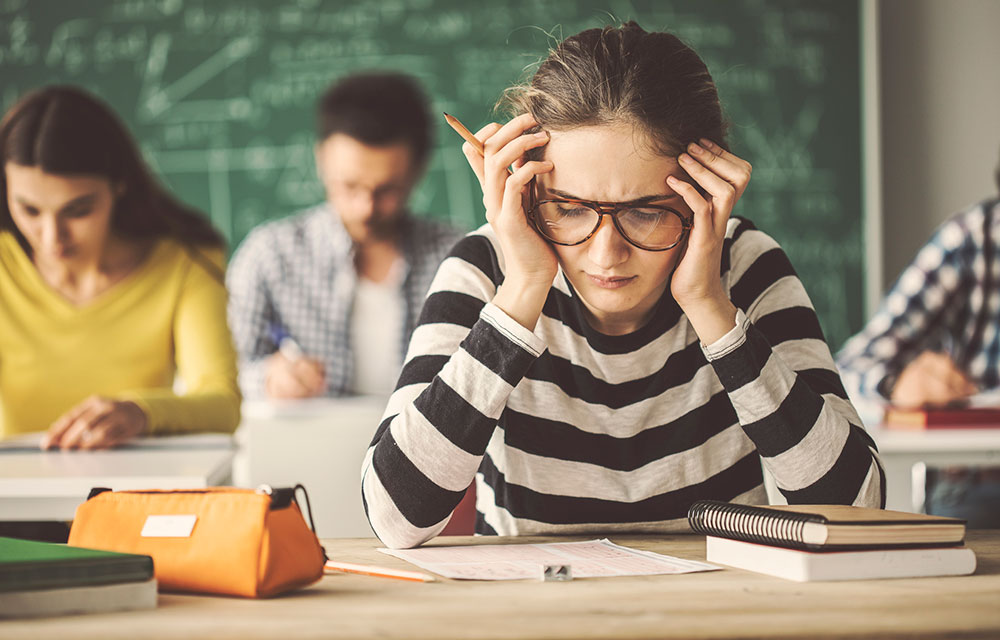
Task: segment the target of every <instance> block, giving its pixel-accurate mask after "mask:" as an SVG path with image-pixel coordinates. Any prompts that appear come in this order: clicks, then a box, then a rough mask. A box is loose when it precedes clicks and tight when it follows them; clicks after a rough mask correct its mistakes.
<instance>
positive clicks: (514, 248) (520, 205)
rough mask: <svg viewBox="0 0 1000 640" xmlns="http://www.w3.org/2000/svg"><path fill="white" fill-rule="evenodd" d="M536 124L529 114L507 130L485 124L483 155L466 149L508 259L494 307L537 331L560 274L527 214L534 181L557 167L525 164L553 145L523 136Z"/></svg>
mask: <svg viewBox="0 0 1000 640" xmlns="http://www.w3.org/2000/svg"><path fill="white" fill-rule="evenodd" d="M537 125H538V123H537V122H536V121H535V119H534V118H533V117H532V116H531V114H522V115H520V116H518V117H516V118H514V119H513V120H511V121H510V122H508V123H507V124H505V125H500V124H497V123H495V122H494V123H490V124H488V125H486V126H485V127H483V128H482V129H480V130H479V131H478V132H477V133H476V138H478V139H479V140H480V141H482V142H483V145H484V147H485V156H481V155H479V152H478V151H477V150H476V149H474V148H473V146H472V145H471V144H469V143H468V142H466V143H465V144H463V145H462V152H463V153H464V154H465V157H466V159H467V160H468V161H469V165H470V166H472V170H473V171H474V172H475V174H476V177H477V178H478V179H479V184H480V186H481V187H482V189H483V205H485V207H486V220H487V221H488V222H489V223H490V226H491V227H493V230H494V231H495V232H496V234H497V239H498V240H499V242H500V249H501V251H502V252H503V257H504V263H505V267H504V269H505V272H504V282H503V285H501V287H500V290H499V291H498V292H497V295H496V297H495V298H494V299H493V303H494V304H495V305H496V306H498V307H500V308H501V309H503V311H504V312H506V313H507V314H508V315H509V316H511V317H512V318H514V320H516V321H517V322H519V323H520V324H522V325H523V326H525V327H527V328H528V329H534V327H535V323H537V322H538V317H539V315H541V312H542V306H543V305H544V304H545V298H546V296H547V295H548V290H549V288H550V287H551V286H552V280H553V279H554V278H555V276H556V273H557V271H558V269H559V263H558V261H557V260H556V254H555V251H553V249H552V247H551V246H550V245H549V243H548V242H546V241H545V240H544V239H543V238H542V237H541V236H540V235H538V233H536V232H535V230H534V229H533V228H532V227H531V225H530V224H529V223H528V218H527V215H526V212H525V210H524V203H525V202H526V200H527V194H528V189H529V188H530V186H529V185H530V182H531V180H532V179H533V178H534V177H535V176H537V175H539V174H542V173H548V172H549V171H551V170H552V167H553V165H552V163H551V162H549V161H548V160H541V161H525V160H524V155H525V153H527V152H528V151H529V150H530V149H534V148H536V147H540V146H542V145H544V144H546V143H547V142H548V141H549V135H548V133H546V132H544V131H541V132H538V133H535V134H532V135H523V134H524V132H525V131H526V130H528V129H530V128H532V127H535V126H537ZM509 166H513V167H514V172H513V173H508V172H507V167H509Z"/></svg>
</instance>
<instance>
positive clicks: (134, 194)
mask: <svg viewBox="0 0 1000 640" xmlns="http://www.w3.org/2000/svg"><path fill="white" fill-rule="evenodd" d="M0 161H2V163H4V164H6V163H8V162H11V163H13V164H17V165H21V166H24V167H38V168H39V169H41V170H42V171H44V172H45V173H51V174H55V175H94V176H101V177H103V178H106V179H107V180H109V181H110V182H111V183H112V184H114V185H118V186H120V187H122V195H121V197H119V198H118V199H117V201H116V202H115V207H114V209H113V211H112V215H111V225H112V228H113V229H114V230H115V231H116V232H118V233H120V234H121V235H122V236H123V237H126V238H136V239H137V238H156V237H162V236H171V237H174V238H176V239H177V240H180V241H181V242H184V243H185V244H188V245H192V246H212V247H222V246H223V245H224V244H225V240H224V239H223V238H222V236H221V235H220V234H219V232H218V231H216V230H215V228H214V227H212V225H211V223H210V222H209V221H208V220H207V219H206V218H205V216H203V215H202V214H201V213H199V212H197V211H195V210H194V209H192V208H191V207H188V206H187V205H185V204H183V203H181V202H180V201H179V200H177V199H176V198H174V197H173V196H172V195H171V194H170V193H169V192H168V191H167V190H166V189H164V188H163V186H161V185H160V183H159V182H158V181H157V179H156V178H155V177H154V176H153V173H152V171H150V169H149V166H148V165H147V164H146V162H145V160H143V157H142V154H141V153H140V151H139V147H138V146H137V145H136V143H135V141H134V140H133V139H132V136H131V135H130V134H129V132H128V129H126V128H125V125H124V124H122V122H121V121H120V120H119V119H118V117H117V115H116V114H115V113H114V111H113V110H112V109H111V108H110V107H109V106H107V105H106V104H104V103H103V102H102V101H100V100H99V99H98V98H96V97H95V96H93V95H91V94H89V93H87V92H86V91H84V90H83V89H80V88H77V87H72V86H48V87H44V88H42V89H38V90H36V91H33V92H31V93H28V94H27V95H25V96H24V97H22V98H21V99H20V100H18V101H17V102H16V103H15V104H14V106H12V107H11V108H10V109H9V110H8V111H7V113H6V114H5V115H4V117H3V120H0ZM0 169H2V168H0ZM0 229H8V230H10V231H11V232H12V233H14V234H15V236H16V237H17V239H18V241H19V242H20V243H21V246H22V247H25V249H26V250H27V243H26V242H25V241H24V238H23V237H21V234H20V232H18V230H17V228H16V227H15V226H14V222H13V220H12V219H11V215H10V210H9V209H8V207H7V182H6V177H5V175H4V173H3V171H2V170H0Z"/></svg>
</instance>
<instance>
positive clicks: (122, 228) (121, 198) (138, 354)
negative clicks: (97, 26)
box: [0, 87, 240, 449]
mask: <svg viewBox="0 0 1000 640" xmlns="http://www.w3.org/2000/svg"><path fill="white" fill-rule="evenodd" d="M0 156H2V158H3V177H2V179H0V191H2V194H0V195H2V199H0V200H2V202H0V437H9V436H11V435H14V434H19V433H25V432H31V431H47V433H46V434H45V435H44V436H43V438H42V446H43V447H46V448H56V447H60V448H67V449H73V448H82V449H93V448H104V447H111V446H115V445H117V444H120V443H122V442H125V441H127V440H129V439H131V438H134V437H136V436H139V435H143V434H160V433H172V432H181V431H225V432H231V431H233V430H234V429H235V428H236V425H237V423H238V422H239V406H240V394H239V389H238V386H237V382H236V356H235V352H234V349H233V345H232V338H231V336H230V334H229V329H228V327H227V325H226V292H225V287H224V284H223V245H224V241H223V239H222V237H221V236H220V235H219V234H218V232H217V231H215V229H213V228H212V226H211V225H210V224H209V223H208V222H207V221H206V220H205V219H204V218H203V217H202V216H201V215H199V214H197V213H195V212H193V211H192V210H190V209H188V208H187V207H185V206H183V205H181V204H180V203H179V202H178V201H177V200H175V199H174V198H173V197H171V196H170V195H169V194H168V193H167V192H166V191H165V190H164V189H163V187H161V186H160V185H159V184H158V183H157V181H156V180H155V179H154V178H153V176H152V174H151V172H150V170H149V168H148V167H147V166H146V164H145V162H144V161H143V159H142V156H141V155H140V153H139V150H138V148H137V147H136V145H135V143H134V142H133V141H132V139H131V137H130V135H129V134H128V132H127V130H126V129H125V127H124V126H123V125H122V124H121V123H120V122H119V120H118V119H117V117H116V116H115V115H114V114H113V113H112V112H111V111H110V110H109V108H108V107H106V106H105V105H104V104H102V103H101V102H99V101H98V100H97V99H95V98H94V97H92V96H90V95H88V94H87V93H85V92H83V91H81V90H79V89H75V88H72V87H48V88H44V89H41V90H39V91H36V92H34V93H31V94H29V95H27V96H25V97H24V98H22V99H21V100H20V101H19V102H18V103H17V104H15V105H14V106H13V107H12V108H11V109H10V110H9V111H8V112H7V114H6V115H5V116H4V118H3V120H2V121H0ZM175 375H176V376H177V377H179V379H180V381H181V384H182V386H183V391H182V392H181V393H175V391H174V379H175Z"/></svg>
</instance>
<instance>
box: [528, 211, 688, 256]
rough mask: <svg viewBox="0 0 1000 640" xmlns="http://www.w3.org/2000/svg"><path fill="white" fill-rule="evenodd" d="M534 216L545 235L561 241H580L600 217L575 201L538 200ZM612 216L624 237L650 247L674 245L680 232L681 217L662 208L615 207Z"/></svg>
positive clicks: (597, 222) (566, 242)
mask: <svg viewBox="0 0 1000 640" xmlns="http://www.w3.org/2000/svg"><path fill="white" fill-rule="evenodd" d="M535 216H536V219H537V220H538V222H539V223H540V226H541V227H542V233H543V234H544V235H545V236H546V237H548V238H549V239H550V240H553V241H555V242H559V243H564V244H576V243H579V242H582V241H583V240H585V239H586V238H587V236H589V235H590V234H591V233H593V232H594V230H595V229H596V228H597V225H598V224H599V223H600V220H601V214H600V213H598V212H597V211H596V210H594V209H592V208H591V207H588V206H586V205H584V204H579V203H575V202H558V201H557V202H544V201H543V202H540V203H538V205H537V206H536V207H535ZM616 216H617V218H618V228H619V230H620V231H622V233H623V234H624V235H625V237H626V238H627V239H628V240H630V241H631V242H633V243H635V244H637V245H640V246H643V247H648V248H650V249H660V248H666V247H669V246H671V245H674V244H676V243H678V242H679V241H680V239H681V238H682V237H683V235H684V222H683V220H681V217H680V216H679V215H677V214H675V213H673V212H671V211H668V210H666V209H659V208H653V207H634V208H629V209H619V210H618V212H617V214H616Z"/></svg>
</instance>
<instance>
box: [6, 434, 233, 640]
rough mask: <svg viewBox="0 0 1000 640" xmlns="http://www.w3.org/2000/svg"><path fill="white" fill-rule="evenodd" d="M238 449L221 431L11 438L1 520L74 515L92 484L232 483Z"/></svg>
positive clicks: (146, 486)
mask: <svg viewBox="0 0 1000 640" xmlns="http://www.w3.org/2000/svg"><path fill="white" fill-rule="evenodd" d="M15 444H16V443H15ZM36 446H37V445H36ZM234 453H235V448H234V445H233V442H232V438H231V437H229V436H223V435H218V434H199V435H190V436H172V437H162V438H145V439H143V440H138V441H136V442H135V443H133V444H130V445H127V446H125V447H122V448H119V449H111V450H108V451H40V450H38V449H37V448H36V447H31V446H30V444H29V443H28V441H25V445H24V446H18V447H16V448H14V446H12V444H11V443H5V444H4V447H0V520H8V521H9V520H72V519H73V517H74V516H75V515H76V507H77V505H79V504H80V503H81V502H83V501H84V500H86V499H87V494H88V493H89V492H90V489H91V488H92V487H110V488H112V489H115V490H126V489H201V488H204V487H211V486H215V485H219V484H226V483H227V482H228V481H229V476H230V471H231V464H232V459H233V454H234ZM0 635H2V634H0Z"/></svg>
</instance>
